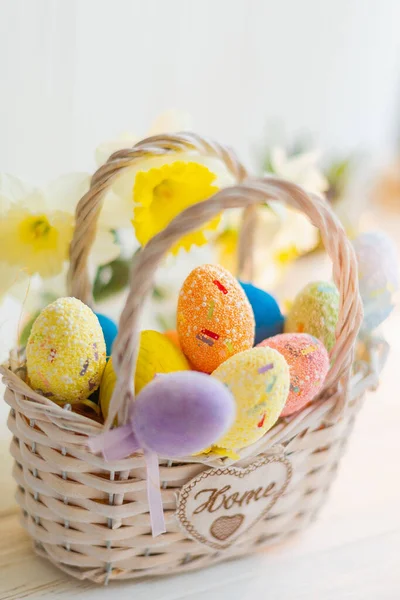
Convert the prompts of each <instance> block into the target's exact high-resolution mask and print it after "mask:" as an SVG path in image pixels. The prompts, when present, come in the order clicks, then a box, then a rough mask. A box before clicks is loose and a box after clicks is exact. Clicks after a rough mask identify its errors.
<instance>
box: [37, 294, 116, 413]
mask: <svg viewBox="0 0 400 600" xmlns="http://www.w3.org/2000/svg"><path fill="white" fill-rule="evenodd" d="M105 364H106V345H105V342H104V336H103V332H102V329H101V327H100V324H99V321H98V319H97V317H96V315H95V314H94V313H93V312H92V310H91V309H90V308H89V307H88V306H86V304H83V302H81V301H80V300H77V299H76V298H59V299H58V300H56V301H55V302H53V303H52V304H49V305H48V306H46V308H44V309H43V310H42V312H41V313H40V315H39V316H38V317H37V319H36V321H35V322H34V324H33V327H32V330H31V333H30V336H29V339H28V343H27V346H26V365H27V372H28V379H29V383H30V385H31V387H32V388H33V389H34V390H36V391H38V392H39V393H41V394H42V395H43V396H46V397H47V398H50V399H51V400H55V401H57V402H68V403H70V404H73V403H75V402H81V401H82V400H85V399H86V398H88V396H90V395H91V394H92V393H93V392H94V391H95V390H96V389H97V388H98V387H99V385H100V381H101V377H102V375H103V371H104V367H105Z"/></svg>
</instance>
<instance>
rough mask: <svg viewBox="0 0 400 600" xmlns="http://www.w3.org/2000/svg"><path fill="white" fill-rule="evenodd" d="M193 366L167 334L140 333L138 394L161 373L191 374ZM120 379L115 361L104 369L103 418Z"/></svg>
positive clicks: (154, 332) (101, 391)
mask: <svg viewBox="0 0 400 600" xmlns="http://www.w3.org/2000/svg"><path fill="white" fill-rule="evenodd" d="M189 370H190V365H189V363H188V361H187V359H186V357H185V355H184V354H183V352H182V350H180V349H179V348H178V347H177V346H176V345H175V344H174V343H173V342H172V341H171V340H170V339H169V338H168V337H167V336H166V335H165V334H163V333H159V332H158V331H152V330H150V329H149V330H146V331H142V332H141V334H140V345H139V354H138V359H137V363H136V373H135V392H136V394H138V393H139V392H140V390H141V389H143V388H144V387H145V386H146V385H147V384H148V383H149V382H150V381H152V379H154V376H155V375H157V374H158V373H172V372H174V371H189ZM116 380H117V377H116V374H115V371H114V367H113V362H112V358H110V360H109V361H108V363H107V366H106V368H105V369H104V374H103V378H102V381H101V387H100V406H101V412H102V413H103V416H104V418H107V415H108V407H109V404H110V401H111V397H112V394H113V391H114V387H115V383H116Z"/></svg>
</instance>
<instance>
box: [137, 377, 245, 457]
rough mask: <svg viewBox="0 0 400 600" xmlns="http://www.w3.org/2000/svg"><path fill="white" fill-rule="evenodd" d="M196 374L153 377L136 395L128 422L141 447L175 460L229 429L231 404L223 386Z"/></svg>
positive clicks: (196, 450) (205, 444)
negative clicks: (130, 421)
mask: <svg viewBox="0 0 400 600" xmlns="http://www.w3.org/2000/svg"><path fill="white" fill-rule="evenodd" d="M218 384H219V385H215V381H214V378H212V377H210V376H209V375H206V374H204V373H198V372H196V371H178V372H175V373H168V374H166V375H162V376H160V377H156V378H155V379H154V380H153V381H152V382H151V383H150V384H148V385H147V386H146V387H145V388H144V389H143V390H142V391H141V392H140V394H139V395H138V397H137V399H136V401H135V403H134V405H133V406H132V412H131V419H132V423H133V427H134V431H135V434H136V436H137V438H138V441H139V442H140V443H141V445H142V447H144V448H149V449H151V450H153V451H154V452H156V453H157V454H158V455H159V456H162V457H165V458H177V457H180V456H187V455H190V454H194V453H196V452H200V451H201V450H204V449H205V448H207V447H208V446H210V445H211V444H212V443H213V442H215V440H217V439H219V437H220V436H221V435H222V434H223V433H224V432H225V431H227V430H228V429H229V427H230V426H231V425H232V423H233V421H234V418H235V402H234V399H233V396H232V394H231V393H230V391H229V390H228V389H227V388H226V386H225V385H224V384H222V383H221V382H220V381H218Z"/></svg>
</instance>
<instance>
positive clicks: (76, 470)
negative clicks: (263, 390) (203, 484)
mask: <svg viewBox="0 0 400 600" xmlns="http://www.w3.org/2000/svg"><path fill="white" fill-rule="evenodd" d="M176 151H178V152H179V151H191V152H193V153H194V154H200V155H208V156H210V155H211V156H217V157H219V158H221V159H222V160H223V161H224V162H225V164H226V166H227V167H228V169H229V170H230V171H231V173H232V175H233V176H234V178H235V180H236V181H237V182H238V183H237V185H235V186H233V187H230V188H227V189H224V190H222V191H220V192H218V193H217V194H215V195H214V196H213V197H212V198H210V199H209V200H207V201H205V202H202V203H200V204H197V205H194V206H192V207H190V208H188V209H187V210H185V211H184V212H183V213H182V214H180V215H178V217H176V218H175V219H174V221H172V222H171V223H170V225H169V226H168V227H167V228H166V229H165V230H164V231H162V232H161V233H159V234H158V235H157V236H155V237H154V238H153V239H152V240H151V241H150V242H149V243H148V244H147V246H146V247H145V248H144V249H143V250H142V251H141V252H140V253H139V255H138V257H137V259H136V260H135V263H134V265H133V267H132V273H131V288H130V291H129V294H128V298H127V301H126V305H125V308H124V310H123V312H122V315H121V319H120V327H119V335H118V338H117V340H116V342H115V344H114V350H113V364H114V368H115V370H116V373H117V376H118V382H117V386H116V392H115V394H114V396H113V399H112V402H111V404H110V412H109V416H108V421H107V422H106V424H105V426H104V427H106V428H108V427H110V426H111V423H113V421H114V418H115V415H116V414H118V418H119V422H120V423H123V422H125V421H126V418H127V409H128V407H129V404H130V402H132V400H133V398H134V389H133V378H132V372H133V371H134V368H135V364H136V357H137V346H138V332H139V320H140V312H141V309H142V307H143V304H144V302H145V300H146V297H147V295H148V293H149V292H150V290H151V287H152V283H153V277H154V273H155V271H156V268H157V266H158V265H159V263H160V261H161V260H162V258H163V256H164V255H165V253H166V252H167V251H168V249H169V248H170V247H171V246H172V245H173V244H174V243H175V242H176V241H177V240H178V239H179V238H180V237H182V235H184V234H185V233H186V232H188V231H191V230H192V229H195V228H197V227H199V226H200V225H201V224H202V223H204V222H206V221H208V220H209V219H210V218H212V217H213V216H215V215H216V214H218V213H219V212H221V210H223V209H225V208H233V207H244V208H245V210H244V220H243V228H242V238H241V243H240V248H241V255H240V261H239V262H240V264H241V267H242V269H243V270H245V269H246V268H247V271H248V272H251V252H252V250H253V249H252V233H251V232H252V223H254V218H255V207H256V205H257V204H260V203H265V202H266V201H268V200H272V199H273V200H278V201H285V202H287V203H288V204H289V205H291V206H292V207H295V208H297V209H299V210H302V211H303V212H304V213H305V214H306V215H307V216H308V217H309V218H310V220H311V222H312V223H313V224H314V225H315V226H317V227H319V229H320V231H321V235H322V239H323V241H324V244H325V248H326V250H327V252H328V254H329V255H330V257H331V259H332V264H333V279H334V281H335V283H336V285H337V287H338V289H339V292H340V297H341V302H340V316H339V322H338V327H337V332H336V338H337V341H336V345H335V347H334V349H333V350H332V352H331V358H332V367H331V370H330V372H329V374H328V377H327V381H326V385H325V388H324V390H323V391H322V393H321V394H320V396H319V397H318V399H317V400H316V401H314V402H313V403H312V405H310V406H308V407H307V408H305V409H304V410H303V411H301V412H300V413H298V414H296V415H294V416H293V417H291V418H287V419H283V420H280V421H278V423H277V424H276V425H275V426H274V427H273V428H272V429H271V430H270V431H268V432H267V433H266V435H265V436H264V437H263V438H261V439H260V440H259V441H258V442H256V443H255V444H253V445H252V446H249V447H248V448H246V449H244V450H243V451H242V452H241V453H240V460H239V461H237V462H236V463H235V465H234V467H232V464H233V461H232V460H230V459H223V458H221V457H217V456H212V455H209V456H205V455H200V456H196V457H186V458H182V459H181V460H180V461H179V462H177V461H171V460H168V458H165V459H163V458H160V461H159V463H160V477H161V488H162V502H163V507H164V514H165V520H166V527H167V532H166V533H165V534H163V535H161V536H159V537H156V538H153V537H152V535H151V525H150V518H149V512H148V503H147V493H146V466H145V461H144V458H143V456H142V454H141V453H137V454H135V455H133V456H132V457H130V458H128V459H124V460H120V461H116V462H113V463H107V462H105V461H104V460H103V458H102V457H99V456H95V455H93V454H91V452H90V451H89V450H88V448H87V446H86V440H87V437H88V436H93V435H96V434H98V433H100V432H101V431H102V430H103V426H102V425H100V424H99V423H97V422H95V421H92V420H90V419H88V418H87V417H85V416H83V415H80V414H77V413H74V412H72V411H70V410H66V409H65V408H64V409H62V408H61V407H59V406H57V405H56V404H54V403H53V402H51V401H50V400H48V399H47V398H45V397H43V396H41V395H40V394H39V393H36V392H34V391H33V390H32V389H31V388H30V387H29V386H28V385H27V384H26V383H25V381H24V379H25V374H26V372H25V371H26V370H25V366H24V360H23V355H21V356H19V355H17V353H16V352H15V353H14V354H13V356H12V357H11V359H10V363H9V365H8V366H7V367H2V368H1V372H2V374H3V376H4V381H5V383H6V386H7V389H6V394H5V400H6V402H7V403H8V404H9V405H10V407H11V411H10V416H9V421H8V424H9V428H10V430H11V432H12V433H13V441H12V444H11V453H12V455H13V457H14V459H15V465H14V473H13V474H14V478H15V480H16V482H17V484H18V489H17V501H18V504H19V505H20V507H21V509H22V523H23V526H24V527H25V528H26V529H27V531H28V532H29V534H30V535H31V537H32V539H33V541H34V545H35V550H36V552H37V553H38V554H40V555H41V556H44V557H46V558H47V559H49V560H50V561H51V562H52V563H54V564H55V565H57V566H58V567H59V568H61V569H62V570H64V571H65V572H67V573H69V574H71V575H73V576H74V577H77V578H79V579H89V580H92V581H94V582H98V583H106V582H108V581H109V580H110V579H131V578H141V577H146V576H155V575H164V574H170V573H173V572H183V571H187V570H191V569H195V568H200V567H205V566H207V565H211V564H215V563H217V562H219V561H222V560H226V559H228V558H233V557H237V556H240V555H244V554H248V553H250V552H254V551H256V550H258V549H259V548H264V547H266V546H270V545H273V544H275V543H277V542H278V541H281V540H283V539H285V538H287V537H288V536H291V535H293V534H294V533H297V532H299V531H300V530H302V529H304V528H305V527H306V526H307V525H308V524H309V523H310V522H311V521H312V520H313V519H314V518H315V516H316V515H317V513H318V511H319V509H320V507H321V505H322V504H323V502H324V500H325V497H326V494H327V492H328V490H329V488H330V485H331V482H332V480H333V478H334V476H335V472H336V469H337V466H338V462H339V460H340V458H341V456H342V454H343V451H344V448H345V445H346V442H347V439H348V437H349V434H350V431H351V429H352V426H353V423H354V418H355V416H356V414H357V411H358V410H359V408H360V406H361V403H362V400H363V396H364V393H365V391H366V389H367V388H368V387H372V386H373V385H375V384H376V382H377V376H378V372H379V362H380V361H379V351H380V348H378V346H377V345H376V344H375V345H374V344H371V345H370V348H369V351H368V360H367V362H365V363H360V362H356V363H355V362H354V345H355V340H356V336H357V332H358V329H359V325H360V322H361V319H362V309H361V302H360V297H359V294H358V287H357V269H356V260H355V256H354V253H353V250H352V246H351V244H350V242H349V241H348V240H347V238H346V235H345V233H344V231H343V228H342V226H341V225H340V223H339V222H338V220H337V219H336V217H335V216H334V214H333V213H332V212H331V210H330V208H329V206H328V204H327V203H325V202H324V201H323V200H322V199H320V198H318V197H316V196H310V195H308V194H306V193H305V192H304V191H303V190H302V189H301V188H299V187H298V186H296V185H294V184H291V183H288V182H284V181H281V180H278V179H272V178H261V179H255V178H250V177H248V175H247V173H246V170H245V168H244V167H243V166H242V165H241V163H240V162H239V161H238V160H237V158H236V157H235V155H234V154H233V152H231V151H230V150H228V149H226V148H224V147H222V146H219V145H218V144H215V143H213V142H210V141H208V140H205V139H203V138H200V137H198V136H196V135H194V134H179V135H178V134H177V135H174V136H171V135H168V136H167V135H166V136H155V137H153V138H148V139H147V140H144V141H142V142H140V143H139V144H137V145H136V146H135V147H133V148H131V149H127V150H123V151H120V152H117V153H115V154H114V155H112V156H111V157H110V159H109V161H108V162H107V163H106V164H105V165H104V166H103V167H101V168H100V169H99V170H98V171H97V172H96V173H95V175H94V176H93V179H92V185H91V189H90V191H89V192H88V193H87V194H86V195H85V196H84V197H83V198H82V200H81V201H80V203H79V205H78V208H77V218H76V230H75V236H74V240H73V242H72V245H71V267H70V273H69V282H70V292H71V295H73V296H76V297H78V298H80V299H81V300H83V301H84V302H86V303H87V304H89V305H91V304H92V296H91V287H90V281H89V277H88V272H87V258H88V255H89V252H90V247H91V244H92V243H93V240H94V236H95V232H96V221H97V217H98V215H99V212H100V210H101V203H102V195H103V193H104V191H105V190H106V189H107V187H108V186H110V185H111V183H112V182H113V180H114V179H115V177H117V176H118V174H119V173H120V172H121V171H123V170H124V169H127V168H129V167H131V166H132V165H133V164H136V163H138V162H139V161H140V160H143V158H144V157H147V156H149V155H155V154H156V155H162V154H168V153H170V152H176ZM269 457H270V458H271V460H275V459H274V457H280V459H281V460H283V461H285V462H287V463H288V464H290V467H289V471H290V477H288V480H287V482H286V484H285V486H284V487H282V490H281V493H280V495H279V498H277V500H276V502H274V503H273V504H271V506H270V508H269V509H268V510H266V511H264V512H263V513H262V514H260V517H259V519H258V521H257V524H256V525H254V526H253V527H250V528H249V529H247V530H246V531H245V532H244V533H243V534H242V535H241V536H240V537H239V538H238V539H237V540H236V541H235V543H234V544H231V545H229V546H228V547H224V548H222V549H221V548H217V547H211V546H210V545H207V544H204V543H201V541H199V540H198V539H196V538H195V537H193V536H191V535H189V534H188V532H187V531H186V530H185V529H184V528H183V527H182V526H181V524H180V523H179V520H178V518H177V512H176V511H177V505H178V501H179V495H180V492H181V490H182V487H183V486H186V485H187V484H189V482H191V480H193V478H196V477H198V476H199V475H201V474H202V473H206V472H207V471H208V470H210V469H211V468H214V469H217V470H218V473H222V471H224V470H226V469H234V468H237V467H239V468H244V469H246V468H249V470H250V472H251V471H252V470H254V468H255V466H254V465H255V463H257V461H264V462H265V461H267V462H268V460H269ZM257 464H258V463H257ZM289 471H288V472H289ZM185 489H186V488H185Z"/></svg>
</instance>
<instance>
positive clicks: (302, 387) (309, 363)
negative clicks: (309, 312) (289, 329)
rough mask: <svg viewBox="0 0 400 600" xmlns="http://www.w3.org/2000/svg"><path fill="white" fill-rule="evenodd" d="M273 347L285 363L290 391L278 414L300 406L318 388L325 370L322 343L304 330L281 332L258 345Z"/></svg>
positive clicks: (327, 357) (322, 382) (325, 353)
mask: <svg viewBox="0 0 400 600" xmlns="http://www.w3.org/2000/svg"><path fill="white" fill-rule="evenodd" d="M266 346H268V348H273V349H274V350H277V351H278V352H279V354H282V356H283V357H284V358H285V360H286V362H287V364H288V365H289V372H290V390H289V395H288V398H287V400H286V404H285V406H284V408H283V411H282V413H281V417H287V416H288V415H291V414H292V413H294V412H297V411H298V410H300V409H302V408H303V407H304V406H305V405H306V404H308V403H309V402H311V400H312V399H313V398H314V397H315V396H316V395H317V394H318V393H319V392H320V391H321V389H322V386H323V384H324V381H325V377H326V374H327V372H328V369H329V356H328V352H327V350H326V348H325V346H324V345H323V344H322V342H320V340H318V339H317V338H315V337H313V336H312V335H309V334H308V333H282V334H281V335H276V336H274V337H272V338H269V339H268V340H264V341H263V342H261V344H259V347H266Z"/></svg>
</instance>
